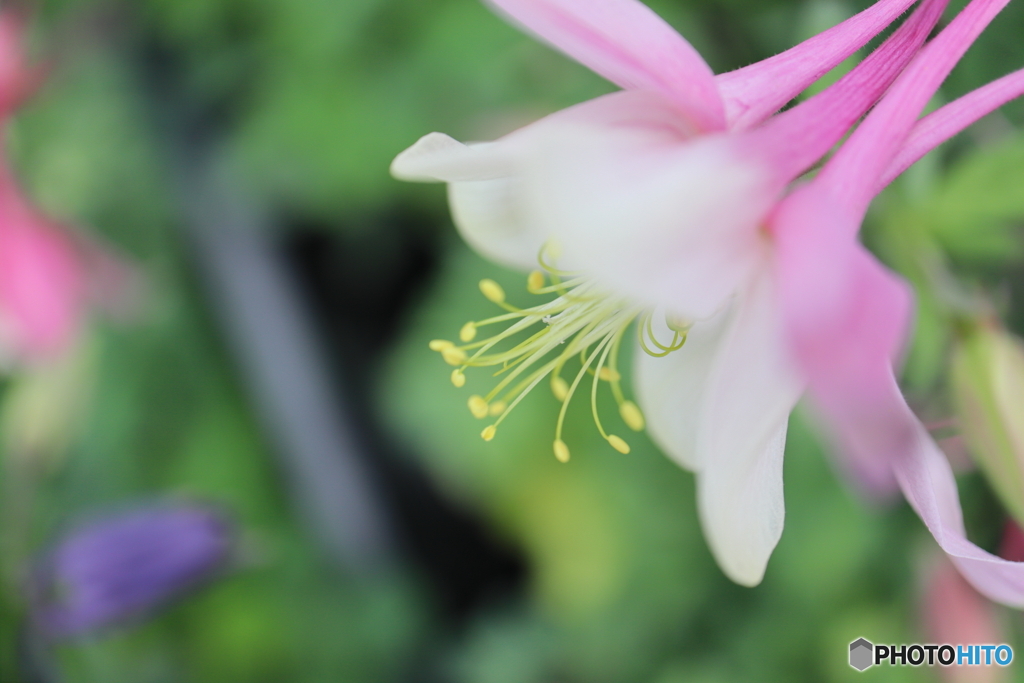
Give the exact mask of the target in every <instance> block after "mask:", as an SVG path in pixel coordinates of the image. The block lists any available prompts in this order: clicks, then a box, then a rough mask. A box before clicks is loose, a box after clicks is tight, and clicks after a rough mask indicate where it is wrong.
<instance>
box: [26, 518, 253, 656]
mask: <svg viewBox="0 0 1024 683" xmlns="http://www.w3.org/2000/svg"><path fill="white" fill-rule="evenodd" d="M233 542H234V531H233V528H232V525H231V524H229V523H228V522H227V520H226V519H224V517H223V516H222V515H221V514H220V513H218V512H216V511H214V510H212V509H210V508H207V507H201V506H197V505H181V504H179V505H164V506H150V507H143V508H139V509H136V510H132V511H130V512H126V513H122V514H120V515H116V516H111V517H107V518H104V519H98V520H95V521H93V522H91V523H89V524H86V525H83V526H80V527H79V528H77V529H74V530H72V531H71V532H70V533H69V534H68V535H67V536H66V537H65V539H64V540H63V541H61V542H60V543H59V544H58V545H57V546H56V547H55V548H54V549H53V550H52V551H50V552H49V553H48V554H47V555H46V557H45V558H44V559H43V561H42V562H41V564H40V566H39V567H37V568H36V570H35V572H34V574H33V576H32V585H31V593H32V600H33V605H32V615H33V619H34V621H35V623H36V625H37V626H38V627H39V628H40V629H41V630H42V632H44V633H45V634H47V635H49V636H51V637H68V636H75V635H78V634H81V633H85V632H87V631H92V630H95V629H99V628H103V627H107V626H110V625H113V624H117V623H121V622H123V621H125V620H128V619H132V618H136V617H138V616H139V615H141V614H143V613H145V612H148V611H150V610H152V609H153V608H154V607H157V606H159V605H162V604H164V603H166V602H167V601H169V600H171V599H173V598H176V597H179V596H180V595H182V594H183V593H184V592H186V591H187V590H189V589H191V588H194V587H195V586H196V585H198V584H200V583H202V582H203V581H205V580H207V579H209V578H210V577H211V576H212V575H213V574H215V573H216V571H217V570H218V569H219V568H221V567H223V565H224V563H225V561H226V560H227V559H228V557H229V555H230V552H231V548H232V546H233Z"/></svg>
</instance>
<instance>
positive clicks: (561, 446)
mask: <svg viewBox="0 0 1024 683" xmlns="http://www.w3.org/2000/svg"><path fill="white" fill-rule="evenodd" d="M555 458H557V459H558V462H569V447H568V446H566V445H565V442H564V441H562V440H561V439H555Z"/></svg>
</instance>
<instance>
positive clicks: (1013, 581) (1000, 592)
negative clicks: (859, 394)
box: [886, 377, 1024, 608]
mask: <svg viewBox="0 0 1024 683" xmlns="http://www.w3.org/2000/svg"><path fill="white" fill-rule="evenodd" d="M886 403H887V407H888V408H889V409H891V410H894V411H898V414H899V416H900V418H901V419H902V420H903V421H904V423H905V426H906V429H907V431H908V432H909V433H910V434H911V439H910V441H909V443H908V444H907V448H906V449H905V451H904V452H903V453H901V454H899V455H900V456H901V457H897V458H896V460H895V464H894V470H895V473H896V479H897V481H898V482H899V485H900V488H901V489H902V490H903V494H904V495H905V496H906V498H907V501H908V502H909V503H910V505H911V506H912V507H913V508H914V510H915V511H917V514H918V515H919V516H920V517H921V520H922V521H923V522H924V523H925V526H927V527H928V530H929V531H931V533H932V536H934V537H935V540H936V542H937V543H938V544H939V547H940V548H942V549H943V550H944V551H945V552H946V554H948V555H949V557H950V559H951V560H952V561H953V563H954V564H955V565H956V566H957V569H959V570H960V573H961V574H963V576H964V578H966V579H967V580H968V581H970V583H971V585H973V586H974V587H975V588H976V589H978V591H979V592H980V593H982V594H983V595H985V596H986V597H988V598H989V599H990V600H994V601H995V602H1000V603H1003V604H1004V605H1009V606H1011V607H1017V608H1022V607H1024V562H1011V561H1009V560H1004V559H1001V558H999V557H996V556H995V555H992V554H991V553H987V552H985V551H984V550H982V549H981V548H979V547H978V546H976V545H974V544H973V543H971V542H970V541H968V540H967V536H966V534H965V531H964V525H963V512H962V511H961V509H960V500H959V496H958V494H957V490H956V480H955V479H954V478H953V471H952V469H950V466H949V462H948V461H947V460H946V459H945V457H943V455H942V452H941V451H940V450H939V448H938V446H936V445H935V442H934V441H932V440H931V437H929V436H928V432H927V431H926V430H925V428H924V427H923V426H922V425H921V424H920V422H918V421H917V419H916V418H915V417H914V414H913V413H912V412H911V410H910V408H909V407H908V406H907V404H906V402H905V401H904V400H903V396H902V395H901V394H900V392H899V387H898V386H897V385H896V380H895V378H892V377H891V382H890V393H889V396H888V400H887V401H886Z"/></svg>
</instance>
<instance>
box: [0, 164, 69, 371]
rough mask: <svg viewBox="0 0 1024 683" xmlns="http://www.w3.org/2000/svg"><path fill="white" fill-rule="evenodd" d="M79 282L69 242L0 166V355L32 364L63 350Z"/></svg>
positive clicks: (67, 339)
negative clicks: (25, 197)
mask: <svg viewBox="0 0 1024 683" xmlns="http://www.w3.org/2000/svg"><path fill="white" fill-rule="evenodd" d="M84 279H85V274H84V272H83V266H82V263H81V259H80V255H79V254H78V252H77V250H76V248H75V246H74V245H73V243H72V242H71V240H70V239H69V238H68V236H67V235H66V234H65V233H64V231H63V230H61V229H59V228H57V227H56V226H54V225H53V224H51V223H50V222H49V221H48V220H47V219H46V218H44V217H43V216H42V215H41V214H40V213H39V212H38V211H37V210H36V209H35V208H34V207H32V206H30V205H29V204H28V203H27V202H26V201H25V199H24V198H23V196H22V194H21V192H20V190H19V188H18V187H17V184H16V181H15V179H14V177H13V176H12V174H11V172H10V169H8V168H7V167H6V166H0V353H2V354H3V355H4V356H5V357H6V358H7V359H8V360H21V359H27V360H32V359H35V358H40V357H46V356H50V355H52V354H55V353H58V352H60V351H61V350H63V349H64V348H66V347H67V345H68V344H69V343H70V341H71V340H72V339H73V337H74V335H75V332H76V331H77V329H78V326H79V324H80V321H81V320H80V319H81V315H82V308H83V305H84V303H85V302H84V298H85V292H84Z"/></svg>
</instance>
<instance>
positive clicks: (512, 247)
mask: <svg viewBox="0 0 1024 683" xmlns="http://www.w3.org/2000/svg"><path fill="white" fill-rule="evenodd" d="M520 188H521V183H520V181H519V179H518V178H516V177H514V176H513V177H505V178H495V179H493V180H475V181H469V182H460V183H452V184H450V185H449V186H448V204H449V205H450V206H451V209H452V219H453V220H454V221H455V226H456V227H457V228H458V229H459V233H460V234H461V235H462V238H463V239H465V240H466V242H467V243H468V244H469V246H471V247H473V249H475V250H476V251H477V252H479V253H480V254H481V255H483V256H484V257H485V258H488V259H490V260H492V261H495V262H497V263H501V264H503V265H505V266H508V267H510V268H515V269H518V270H532V269H534V268H537V255H538V254H539V252H540V250H541V248H542V247H543V246H544V243H545V242H546V241H547V239H548V237H549V236H548V235H547V234H546V233H544V232H541V231H538V230H537V229H536V227H537V224H536V222H535V221H531V220H530V218H529V216H527V215H526V212H525V206H524V203H523V200H522V193H521V191H520Z"/></svg>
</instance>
